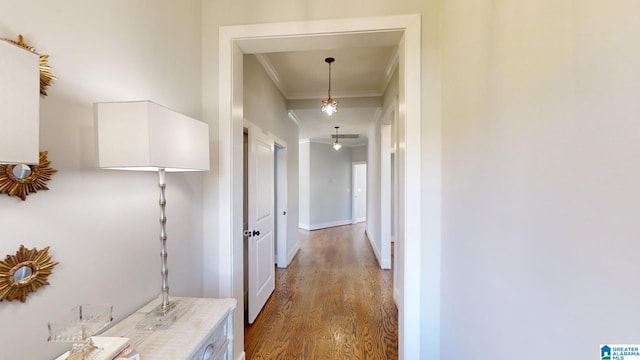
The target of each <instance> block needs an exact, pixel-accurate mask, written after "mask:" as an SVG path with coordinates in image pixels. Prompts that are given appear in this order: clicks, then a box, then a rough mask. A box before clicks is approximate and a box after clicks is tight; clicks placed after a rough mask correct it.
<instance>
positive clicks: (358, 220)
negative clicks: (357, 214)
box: [356, 216, 367, 224]
mask: <svg viewBox="0 0 640 360" xmlns="http://www.w3.org/2000/svg"><path fill="white" fill-rule="evenodd" d="M365 221H367V217H366V216H365V217H361V218H357V219H356V224H357V223H361V222H365Z"/></svg>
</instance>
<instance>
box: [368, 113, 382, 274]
mask: <svg viewBox="0 0 640 360" xmlns="http://www.w3.org/2000/svg"><path fill="white" fill-rule="evenodd" d="M367 141H368V142H367V189H368V190H369V191H367V227H366V232H367V237H368V238H369V241H370V242H371V246H372V247H373V252H374V253H375V254H376V257H377V259H378V263H379V264H382V263H383V261H384V259H382V238H381V236H380V214H381V212H380V119H379V118H378V119H375V122H373V123H372V124H371V125H370V126H369V129H368V130H367Z"/></svg>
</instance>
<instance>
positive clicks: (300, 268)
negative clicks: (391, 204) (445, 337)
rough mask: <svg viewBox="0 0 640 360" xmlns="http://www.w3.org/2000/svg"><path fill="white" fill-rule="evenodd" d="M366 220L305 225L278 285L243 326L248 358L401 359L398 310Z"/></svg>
mask: <svg viewBox="0 0 640 360" xmlns="http://www.w3.org/2000/svg"><path fill="white" fill-rule="evenodd" d="M364 229H365V223H360V224H357V225H347V226H340V227H333V228H328V229H322V230H315V231H303V230H301V231H300V247H301V248H300V251H299V252H298V254H297V255H296V257H295V258H294V260H293V261H292V262H291V264H290V265H289V267H288V268H287V269H276V290H275V292H274V293H273V294H272V295H271V298H270V299H269V300H268V301H267V304H266V305H265V307H264V309H263V310H262V312H261V313H260V315H259V316H258V318H257V319H256V322H255V323H254V324H253V325H247V326H246V327H245V352H246V357H247V359H309V360H311V359H397V357H398V312H397V309H396V306H395V304H394V302H393V294H392V278H393V273H392V271H389V270H384V271H383V270H380V268H379V266H378V263H377V261H376V259H375V255H374V254H373V251H372V250H371V246H370V244H369V240H368V239H367V237H366V236H365V234H364Z"/></svg>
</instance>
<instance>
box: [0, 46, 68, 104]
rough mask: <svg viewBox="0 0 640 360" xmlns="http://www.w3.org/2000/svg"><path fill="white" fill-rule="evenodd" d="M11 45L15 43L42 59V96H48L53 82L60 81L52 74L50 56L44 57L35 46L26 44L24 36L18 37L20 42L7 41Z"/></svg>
mask: <svg viewBox="0 0 640 360" xmlns="http://www.w3.org/2000/svg"><path fill="white" fill-rule="evenodd" d="M5 40H6V41H9V42H11V43H14V44H16V45H18V46H20V47H22V48H25V49H27V50H29V51H31V52H32V53H34V54H36V55H38V56H39V57H40V95H42V96H47V88H48V87H49V86H51V82H52V81H53V80H58V78H56V77H55V76H53V74H52V73H51V67H50V66H49V63H48V61H49V55H43V54H40V53H38V52H37V51H36V49H35V48H34V47H33V46H30V45H28V44H26V43H25V42H24V37H23V36H22V35H18V41H15V40H11V39H5Z"/></svg>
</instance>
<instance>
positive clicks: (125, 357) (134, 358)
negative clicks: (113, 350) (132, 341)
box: [113, 345, 140, 360]
mask: <svg viewBox="0 0 640 360" xmlns="http://www.w3.org/2000/svg"><path fill="white" fill-rule="evenodd" d="M113 360H140V353H139V352H138V351H137V350H136V349H134V348H133V347H132V346H131V345H127V347H125V348H124V349H123V350H122V351H120V352H119V353H118V354H116V356H115V357H114V358H113Z"/></svg>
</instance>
